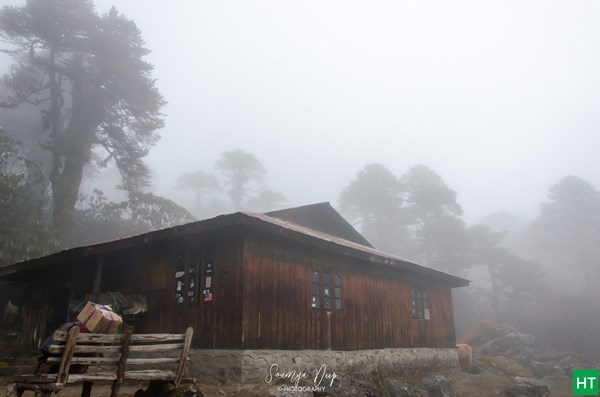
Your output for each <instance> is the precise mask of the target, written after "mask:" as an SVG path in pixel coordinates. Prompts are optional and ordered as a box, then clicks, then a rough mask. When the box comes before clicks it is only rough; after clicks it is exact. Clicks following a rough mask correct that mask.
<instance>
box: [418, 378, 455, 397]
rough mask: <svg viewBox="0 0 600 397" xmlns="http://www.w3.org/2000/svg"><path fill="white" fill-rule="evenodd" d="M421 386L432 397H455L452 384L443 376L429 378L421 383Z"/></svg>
mask: <svg viewBox="0 0 600 397" xmlns="http://www.w3.org/2000/svg"><path fill="white" fill-rule="evenodd" d="M421 385H422V387H423V389H425V390H427V392H429V396H430V397H454V391H453V390H452V387H451V386H450V382H449V381H448V378H446V377H445V376H443V375H433V376H429V377H427V378H425V379H423V380H422V381H421Z"/></svg>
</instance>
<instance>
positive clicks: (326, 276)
mask: <svg viewBox="0 0 600 397" xmlns="http://www.w3.org/2000/svg"><path fill="white" fill-rule="evenodd" d="M330 284H331V278H330V277H329V273H323V285H330Z"/></svg>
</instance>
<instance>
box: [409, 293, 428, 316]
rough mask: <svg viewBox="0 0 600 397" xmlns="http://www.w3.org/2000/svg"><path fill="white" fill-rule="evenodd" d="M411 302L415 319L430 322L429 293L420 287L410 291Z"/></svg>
mask: <svg viewBox="0 0 600 397" xmlns="http://www.w3.org/2000/svg"><path fill="white" fill-rule="evenodd" d="M410 301H411V308H412V316H413V318H418V319H421V320H423V319H424V320H429V306H428V304H427V291H425V288H423V287H418V288H413V289H411V290H410Z"/></svg>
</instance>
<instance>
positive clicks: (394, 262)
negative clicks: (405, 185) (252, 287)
mask: <svg viewBox="0 0 600 397" xmlns="http://www.w3.org/2000/svg"><path fill="white" fill-rule="evenodd" d="M236 225H242V226H246V227H248V228H250V229H257V230H263V231H266V232H269V233H274V234H277V235H281V236H283V237H286V238H290V239H294V240H298V241H302V242H305V243H307V244H310V245H315V246H318V247H320V248H323V249H326V250H329V251H335V252H338V253H341V254H343V255H348V256H352V257H356V258H360V259H363V260H366V261H369V262H371V263H373V264H381V265H388V266H394V267H398V268H401V269H403V270H406V271H408V272H411V273H415V274H418V275H423V276H427V277H429V278H433V279H436V280H438V281H441V282H444V283H446V284H448V285H449V286H451V287H463V286H467V285H469V281H468V280H466V279H464V278H461V277H458V276H455V275H453V274H450V273H446V272H442V271H439V270H436V269H432V268H429V267H427V266H423V265H419V264H417V263H414V262H411V261H408V260H406V259H403V258H400V257H398V256H395V255H392V254H388V253H385V252H382V251H378V250H376V249H374V248H372V247H368V246H365V245H361V244H358V243H355V242H352V241H349V240H346V239H343V238H341V237H337V236H333V235H331V234H328V233H325V232H322V231H317V230H314V229H311V228H309V227H306V226H302V225H298V224H297V223H293V222H290V221H286V220H284V219H280V218H276V217H272V216H269V215H266V214H258V213H253V212H236V213H234V214H228V215H220V216H217V217H215V218H211V219H206V220H202V221H197V222H192V223H187V224H185V225H180V226H175V227H171V228H167V229H161V230H156V231H153V232H148V233H144V234H140V235H136V236H132V237H126V238H121V239H118V240H113V241H107V242H102V243H98V244H92V245H87V246H83V247H75V248H71V249H67V250H64V251H60V252H57V253H54V254H51V255H47V256H44V257H40V258H35V259H30V260H27V261H23V262H18V263H15V264H12V265H7V266H4V267H0V278H4V279H6V278H8V277H9V276H11V275H15V274H17V273H20V272H24V271H30V270H34V269H36V268H40V267H44V266H47V265H52V264H56V263H62V262H66V261H75V260H79V259H81V258H85V257H89V256H92V255H99V254H103V253H108V252H116V251H119V250H122V249H126V248H131V247H135V246H142V245H144V244H151V243H154V242H158V241H164V240H169V239H175V238H178V237H183V236H190V235H193V234H196V233H200V232H205V231H211V230H216V229H220V228H227V227H232V226H236Z"/></svg>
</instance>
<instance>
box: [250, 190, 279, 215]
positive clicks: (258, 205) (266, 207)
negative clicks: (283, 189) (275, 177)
mask: <svg viewBox="0 0 600 397" xmlns="http://www.w3.org/2000/svg"><path fill="white" fill-rule="evenodd" d="M286 203H287V198H286V197H285V196H284V195H283V194H281V193H279V192H275V191H273V190H271V189H268V188H263V189H261V190H260V192H259V193H258V195H257V196H256V197H251V198H249V199H248V200H247V201H246V208H248V209H249V210H251V211H258V212H267V211H274V210H277V209H281V208H283V207H284V206H285V205H286Z"/></svg>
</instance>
